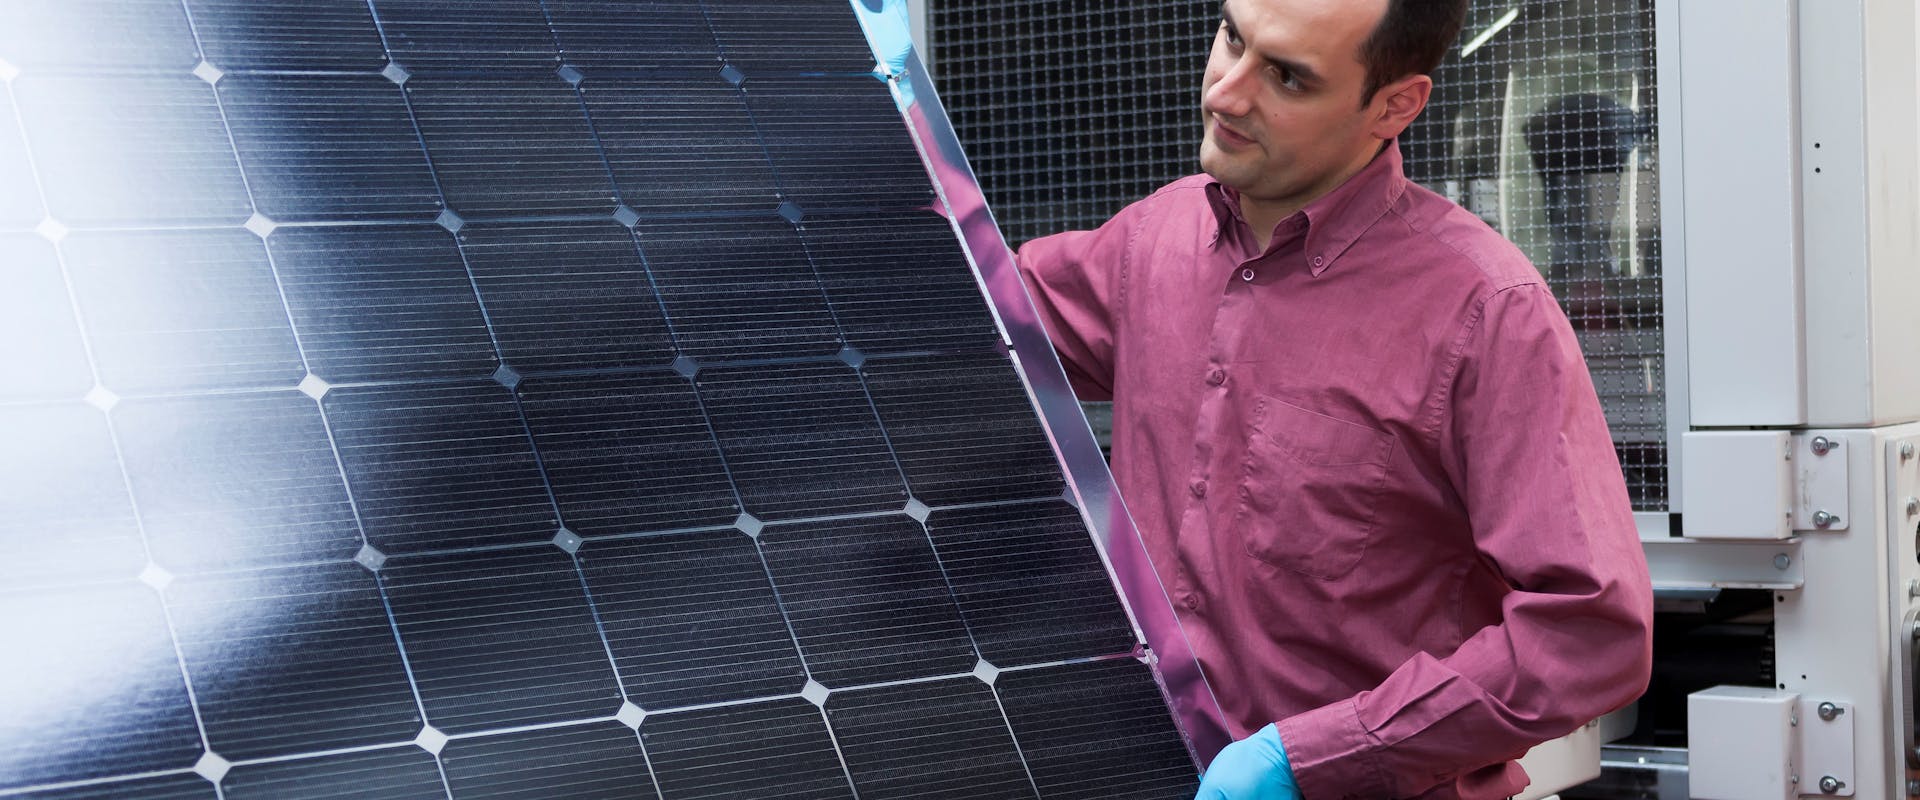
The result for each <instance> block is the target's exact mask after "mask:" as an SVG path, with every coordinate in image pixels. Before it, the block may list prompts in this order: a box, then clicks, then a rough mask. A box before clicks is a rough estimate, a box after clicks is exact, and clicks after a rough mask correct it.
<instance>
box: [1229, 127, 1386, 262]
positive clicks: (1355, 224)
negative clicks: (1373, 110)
mask: <svg viewBox="0 0 1920 800" xmlns="http://www.w3.org/2000/svg"><path fill="white" fill-rule="evenodd" d="M1206 187H1207V200H1208V202H1209V203H1211V204H1212V206H1213V212H1214V218H1215V219H1216V221H1217V222H1218V223H1219V226H1218V228H1216V229H1215V231H1214V233H1213V240H1212V241H1213V242H1215V243H1217V242H1219V240H1220V237H1221V236H1223V235H1225V233H1226V231H1227V230H1229V229H1230V228H1231V227H1232V226H1235V225H1239V226H1245V225H1246V224H1247V221H1246V218H1245V217H1243V216H1241V214H1240V193H1239V192H1237V191H1234V190H1233V188H1231V187H1228V186H1225V185H1222V184H1221V183H1220V182H1219V181H1217V180H1214V179H1212V178H1208V179H1207V183H1206ZM1406 191H1407V178H1406V175H1405V174H1404V173H1403V172H1402V171H1401V159H1400V143H1399V141H1398V140H1392V141H1388V142H1387V146H1386V147H1384V148H1382V149H1381V150H1380V154H1379V155H1377V156H1374V158H1373V160H1372V161H1369V162H1367V165H1366V166H1365V167H1362V168H1361V169H1360V171H1359V172H1357V173H1354V175H1353V177H1351V178H1348V179H1347V180H1346V182H1345V183H1342V184H1340V185H1339V186H1336V187H1334V189H1333V191H1331V192H1328V193H1326V194H1324V195H1321V196H1320V197H1319V198H1317V199H1315V200H1314V201H1313V202H1311V203H1308V204H1307V205H1306V207H1304V208H1302V209H1300V210H1299V211H1298V212H1295V213H1294V214H1293V215H1292V216H1289V217H1287V218H1286V219H1283V220H1281V221H1280V222H1279V224H1278V225H1276V226H1274V233H1273V238H1272V239H1271V241H1272V242H1275V243H1278V242H1281V241H1284V239H1285V238H1286V237H1287V236H1288V235H1290V234H1293V233H1295V231H1296V230H1297V226H1300V225H1302V224H1304V225H1305V226H1306V229H1307V241H1306V247H1305V249H1304V251H1303V253H1302V256H1303V258H1305V259H1306V262H1307V269H1308V270H1310V271H1311V272H1312V274H1313V275H1315V276H1316V277H1317V276H1319V275H1320V273H1323V272H1325V271H1327V270H1329V269H1331V268H1333V265H1334V263H1335V262H1337V261H1339V260H1340V256H1341V255H1343V254H1345V253H1346V252H1347V250H1348V249H1349V248H1351V247H1352V246H1353V243H1354V242H1355V241H1357V240H1359V238H1360V237H1361V235H1363V234H1365V233H1366V232H1367V231H1368V230H1371V229H1372V228H1373V226H1374V223H1377V222H1379V221H1380V218H1381V217H1382V216H1385V215H1386V213H1387V210H1388V209H1390V208H1392V207H1393V204H1394V203H1396V202H1399V200H1400V198H1401V196H1402V195H1404V194H1406ZM1303 221H1304V222H1303Z"/></svg>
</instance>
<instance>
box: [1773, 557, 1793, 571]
mask: <svg viewBox="0 0 1920 800" xmlns="http://www.w3.org/2000/svg"><path fill="white" fill-rule="evenodd" d="M1792 565H1793V556H1790V555H1787V554H1786V553H1780V554H1779V555H1776V556H1774V557H1773V568H1774V569H1786V568H1787V567H1789V566H1792Z"/></svg>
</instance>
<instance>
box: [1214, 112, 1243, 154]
mask: <svg viewBox="0 0 1920 800" xmlns="http://www.w3.org/2000/svg"><path fill="white" fill-rule="evenodd" d="M1213 136H1214V139H1215V140H1216V141H1217V142H1218V143H1219V144H1220V145H1221V146H1223V147H1233V148H1239V147H1246V146H1248V145H1251V144H1253V137H1251V136H1244V135H1242V134H1240V133H1238V132H1236V131H1235V130H1234V129H1232V128H1229V127H1227V125H1226V123H1224V122H1221V121H1220V120H1219V119H1215V120H1214V121H1213Z"/></svg>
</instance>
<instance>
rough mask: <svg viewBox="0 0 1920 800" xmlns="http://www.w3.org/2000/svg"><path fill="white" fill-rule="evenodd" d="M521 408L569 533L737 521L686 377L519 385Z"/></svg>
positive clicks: (735, 504)
mask: <svg viewBox="0 0 1920 800" xmlns="http://www.w3.org/2000/svg"><path fill="white" fill-rule="evenodd" d="M520 404H521V409H522V410H523V411H524V412H525V413H526V417H527V425H528V426H529V427H530V428H531V429H532V430H533V440H534V445H535V447H536V448H537V449H538V451H539V453H540V461H541V464H542V465H543V466H544V468H545V470H546V475H547V479H548V481H549V482H550V483H551V484H552V486H553V494H554V498H555V499H557V500H558V501H559V503H560V517H561V519H562V520H563V521H564V522H565V523H566V525H567V528H568V529H569V530H571V531H573V532H574V533H577V534H580V535H583V536H593V535H599V534H620V533H641V532H647V531H661V530H671V529H675V528H692V527H700V526H709V525H725V524H729V523H732V522H733V520H734V518H735V517H738V516H739V515H740V503H739V501H738V500H737V499H736V498H735V497H734V494H733V488H732V487H731V486H730V485H729V484H728V482H727V469H726V465H725V464H723V463H721V461H720V453H719V451H718V450H717V449H716V447H715V445H714V441H713V432H712V431H711V430H709V429H708V427H707V421H706V418H705V417H704V416H702V415H701V413H700V399H699V397H697V396H696V395H695V394H694V391H693V384H692V383H691V382H690V381H688V380H687V379H685V378H682V377H680V376H679V375H675V374H672V373H656V374H645V375H618V376H591V377H590V376H579V377H566V378H552V379H534V380H529V381H527V382H525V383H522V384H521V385H520Z"/></svg>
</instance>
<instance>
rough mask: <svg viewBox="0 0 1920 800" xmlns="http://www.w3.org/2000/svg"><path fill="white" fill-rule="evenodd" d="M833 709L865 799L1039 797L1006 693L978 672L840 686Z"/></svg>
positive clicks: (849, 764)
mask: <svg viewBox="0 0 1920 800" xmlns="http://www.w3.org/2000/svg"><path fill="white" fill-rule="evenodd" d="M826 708H827V720H828V721H829V722H830V723H832V726H833V730H834V733H835V734H836V735H837V736H838V737H839V741H840V754H841V755H842V756H843V757H844V758H845V759H846V764H847V770H848V772H850V773H851V774H852V775H853V786H854V789H855V790H857V791H859V793H860V797H861V798H862V800H892V798H927V797H939V798H951V800H974V799H975V798H978V799H979V800H989V799H991V800H1006V798H1029V799H1032V798H1037V795H1036V794H1035V793H1034V787H1033V779H1032V778H1030V777H1028V775H1027V769H1026V766H1025V765H1024V764H1023V763H1022V762H1021V759H1020V751H1019V746H1018V745H1016V744H1015V743H1014V741H1013V736H1012V735H1011V734H1009V733H1008V731H1007V722H1006V719H1005V718H1004V717H1003V716H1002V714H1001V711H1000V701H999V699H998V698H996V697H994V694H993V690H992V689H991V688H988V686H987V685H986V684H985V683H982V682H980V681H978V680H975V679H973V678H971V677H967V678H958V679H952V680H944V681H933V682H930V683H911V684H905V685H900V686H887V687H881V688H876V689H860V690H855V691H848V692H834V693H833V695H832V696H830V697H828V698H827V706H826Z"/></svg>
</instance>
